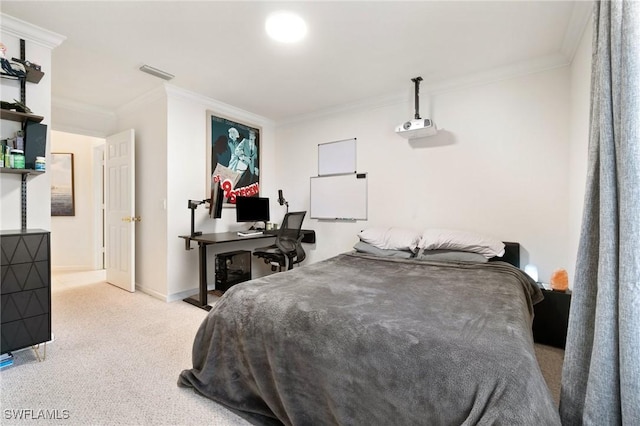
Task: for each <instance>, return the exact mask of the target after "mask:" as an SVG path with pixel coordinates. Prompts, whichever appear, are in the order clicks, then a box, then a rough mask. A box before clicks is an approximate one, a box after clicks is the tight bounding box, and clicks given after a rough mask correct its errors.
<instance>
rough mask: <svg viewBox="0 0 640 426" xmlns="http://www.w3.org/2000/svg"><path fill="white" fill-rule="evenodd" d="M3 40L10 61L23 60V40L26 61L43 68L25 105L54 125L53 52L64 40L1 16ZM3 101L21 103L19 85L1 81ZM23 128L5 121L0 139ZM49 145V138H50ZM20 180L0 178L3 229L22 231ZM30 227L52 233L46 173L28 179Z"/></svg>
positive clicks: (0, 224) (28, 90) (29, 87)
mask: <svg viewBox="0 0 640 426" xmlns="http://www.w3.org/2000/svg"><path fill="white" fill-rule="evenodd" d="M0 16H1V19H2V25H0V36H1V37H0V40H1V41H2V43H3V44H4V45H5V46H6V48H7V56H8V57H13V56H15V57H20V39H21V38H22V39H23V40H25V53H26V58H27V59H28V60H29V61H31V62H33V63H36V64H39V65H40V66H41V67H42V71H43V72H44V77H42V80H40V82H39V83H38V84H32V83H27V85H26V104H27V106H28V107H29V108H30V109H31V110H32V112H33V113H34V114H36V115H41V116H43V117H44V120H42V124H46V125H49V123H50V122H51V74H52V70H51V50H52V49H53V48H55V47H56V46H58V45H59V44H60V43H61V42H62V41H63V40H64V37H62V36H60V35H58V34H55V33H52V32H50V31H47V30H44V29H42V28H39V27H35V26H33V25H31V24H28V23H26V22H23V21H20V20H17V19H14V18H12V17H10V16H7V15H4V14H2V15H0ZM0 98H1V99H2V100H3V101H9V102H12V99H20V84H19V83H18V82H17V81H15V80H8V79H4V78H3V79H1V80H0ZM17 130H20V124H19V123H16V122H12V121H6V120H2V122H1V123H0V137H1V138H2V139H5V138H10V137H14V136H15V132H16V131H17ZM48 141H50V138H48ZM46 158H47V161H49V160H50V158H51V147H50V142H49V143H47V149H46ZM20 188H21V180H20V175H14V174H2V175H0V199H1V200H2V203H1V206H0V229H2V230H17V229H20V227H21V210H20V204H21V195H20V194H21V191H20ZM27 227H28V228H29V229H35V228H37V229H45V230H49V229H51V177H50V176H49V175H48V174H47V173H45V174H42V175H39V176H35V177H29V178H28V184H27Z"/></svg>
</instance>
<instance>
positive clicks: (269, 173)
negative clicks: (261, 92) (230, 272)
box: [166, 85, 284, 300]
mask: <svg viewBox="0 0 640 426" xmlns="http://www.w3.org/2000/svg"><path fill="white" fill-rule="evenodd" d="M167 91H168V99H169V100H168V117H169V119H168V123H169V124H168V132H167V149H168V161H167V171H168V174H167V176H168V177H167V234H166V238H167V240H166V247H167V293H166V298H167V300H176V299H180V298H184V297H187V296H191V295H194V294H197V292H198V253H197V245H196V244H195V243H192V246H193V250H191V251H187V250H185V242H184V240H183V239H181V238H179V236H180V235H189V233H190V231H191V210H189V208H188V207H187V203H188V200H190V199H191V200H202V199H205V198H208V195H207V194H206V182H207V178H208V176H207V168H206V153H207V149H210V148H209V147H210V145H209V144H210V143H211V141H210V140H209V138H208V137H207V117H208V112H214V113H215V114H217V115H220V116H224V117H227V118H229V119H232V120H236V121H238V122H241V123H246V124H250V125H252V126H255V127H259V128H261V131H262V133H261V140H260V144H261V145H260V150H261V151H260V156H261V157H260V162H261V164H260V165H261V167H260V174H261V177H260V188H261V189H260V191H261V196H267V197H271V206H270V207H271V211H272V219H273V220H277V218H278V214H279V213H278V209H277V207H279V206H278V205H277V203H276V198H277V189H276V186H275V180H276V179H275V176H276V174H277V170H276V168H275V167H274V166H273V164H274V163H275V159H274V157H275V144H274V125H273V122H271V121H270V120H268V119H265V118H264V117H261V116H258V115H255V114H251V113H249V112H247V111H243V110H240V109H238V108H235V107H233V106H231V105H227V104H224V103H222V102H218V101H215V100H212V99H210V98H206V97H204V96H201V95H198V94H195V93H192V92H188V91H184V90H181V89H177V88H175V87H172V86H169V85H167ZM207 213H208V211H207V209H206V208H205V206H204V205H203V206H200V208H198V209H197V210H196V225H195V228H196V230H197V231H201V232H204V233H209V232H226V231H236V230H238V229H243V228H246V224H238V223H236V221H235V209H233V208H225V209H223V212H222V218H221V219H216V220H214V219H211V218H209V217H208V215H207ZM282 213H283V214H284V212H282ZM280 217H282V216H280ZM255 247H256V242H255V241H254V242H239V243H232V244H224V245H219V246H209V248H208V250H207V253H208V257H209V262H208V266H209V269H208V282H209V283H210V286H213V283H214V279H215V274H214V256H215V254H216V253H220V252H228V251H234V250H252V249H253V248H255ZM252 268H253V271H252V272H253V276H254V277H258V276H261V275H264V274H265V271H266V268H265V267H264V265H263V263H262V262H257V261H254V262H253V265H252Z"/></svg>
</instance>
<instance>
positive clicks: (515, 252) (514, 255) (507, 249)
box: [489, 241, 520, 268]
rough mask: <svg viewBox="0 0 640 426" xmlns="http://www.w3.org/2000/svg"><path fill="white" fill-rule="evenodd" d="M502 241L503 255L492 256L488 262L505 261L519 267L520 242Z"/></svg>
mask: <svg viewBox="0 0 640 426" xmlns="http://www.w3.org/2000/svg"><path fill="white" fill-rule="evenodd" d="M503 243H504V255H503V256H502V257H492V258H491V259H489V262H497V261H499V262H507V263H510V264H512V265H513V266H515V267H516V268H519V267H520V243H513V242H508V241H503Z"/></svg>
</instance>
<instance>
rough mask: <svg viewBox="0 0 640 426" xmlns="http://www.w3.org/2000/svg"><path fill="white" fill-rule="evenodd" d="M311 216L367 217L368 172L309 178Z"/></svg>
mask: <svg viewBox="0 0 640 426" xmlns="http://www.w3.org/2000/svg"><path fill="white" fill-rule="evenodd" d="M310 210H311V219H332V220H366V219H367V174H366V173H350V174H345V175H333V176H317V177H312V178H311V208H310Z"/></svg>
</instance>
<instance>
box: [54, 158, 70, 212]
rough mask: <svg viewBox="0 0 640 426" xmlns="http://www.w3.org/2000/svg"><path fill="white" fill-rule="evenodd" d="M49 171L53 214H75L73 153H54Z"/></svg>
mask: <svg viewBox="0 0 640 426" xmlns="http://www.w3.org/2000/svg"><path fill="white" fill-rule="evenodd" d="M49 171H50V173H51V216H75V215H76V213H75V197H74V187H73V154H72V153H52V154H51V164H50V165H49Z"/></svg>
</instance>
